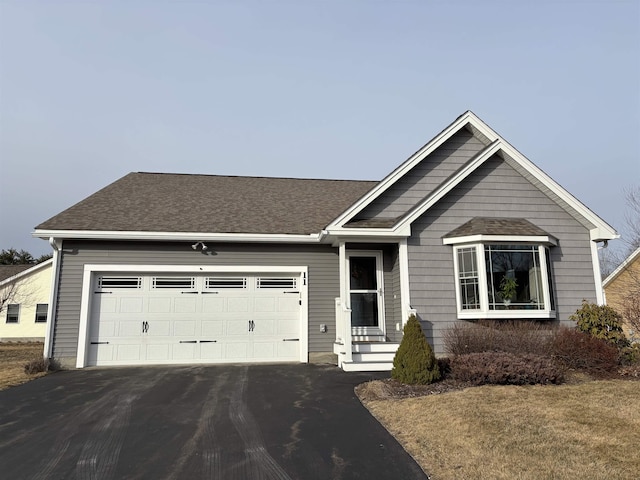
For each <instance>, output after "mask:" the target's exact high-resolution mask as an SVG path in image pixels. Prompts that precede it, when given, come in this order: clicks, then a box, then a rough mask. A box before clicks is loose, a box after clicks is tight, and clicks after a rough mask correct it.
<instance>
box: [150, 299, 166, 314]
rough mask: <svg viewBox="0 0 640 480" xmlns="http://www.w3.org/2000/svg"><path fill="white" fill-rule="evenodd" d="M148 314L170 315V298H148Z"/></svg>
mask: <svg viewBox="0 0 640 480" xmlns="http://www.w3.org/2000/svg"><path fill="white" fill-rule="evenodd" d="M149 313H171V298H162V297H151V298H149Z"/></svg>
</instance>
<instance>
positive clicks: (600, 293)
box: [591, 240, 609, 305]
mask: <svg viewBox="0 0 640 480" xmlns="http://www.w3.org/2000/svg"><path fill="white" fill-rule="evenodd" d="M608 246H609V242H608V241H607V240H604V241H603V245H602V247H601V248H607V247H608ZM598 250H599V248H598V244H597V242H594V241H592V242H591V258H592V263H593V279H594V281H595V286H596V303H597V304H598V305H604V304H605V301H604V289H603V287H602V275H601V273H600V257H599V256H598Z"/></svg>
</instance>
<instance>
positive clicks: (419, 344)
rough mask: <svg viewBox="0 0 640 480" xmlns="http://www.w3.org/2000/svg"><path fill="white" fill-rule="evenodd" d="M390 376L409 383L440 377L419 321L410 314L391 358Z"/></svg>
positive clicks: (429, 381)
mask: <svg viewBox="0 0 640 480" xmlns="http://www.w3.org/2000/svg"><path fill="white" fill-rule="evenodd" d="M391 377H392V378H395V379H396V380H398V381H399V382H402V383H406V384H409V385H416V384H419V385H426V384H429V383H432V382H435V381H436V380H438V379H440V369H439V368H438V362H437V361H436V357H435V355H434V354H433V349H432V348H431V345H429V342H428V341H427V337H425V336H424V332H423V331H422V327H421V326H420V322H418V319H417V318H416V317H415V315H411V316H410V317H409V320H408V321H407V324H406V325H405V326H404V336H403V337H402V341H401V342H400V346H399V347H398V351H397V352H396V355H395V357H394V358H393V369H392V370H391Z"/></svg>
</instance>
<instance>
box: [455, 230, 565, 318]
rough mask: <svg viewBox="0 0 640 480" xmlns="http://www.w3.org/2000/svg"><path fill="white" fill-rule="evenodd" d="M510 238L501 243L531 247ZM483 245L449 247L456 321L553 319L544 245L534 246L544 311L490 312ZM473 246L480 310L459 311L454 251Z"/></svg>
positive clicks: (460, 302)
mask: <svg viewBox="0 0 640 480" xmlns="http://www.w3.org/2000/svg"><path fill="white" fill-rule="evenodd" d="M516 238H517V240H515V239H511V240H510V241H509V242H505V244H509V245H519V244H520V245H532V244H531V243H527V242H522V241H520V238H519V237H516ZM485 245H486V244H485V243H462V244H456V245H454V246H453V265H454V274H455V289H456V310H457V315H458V319H460V320H476V319H480V320H482V319H497V320H499V319H518V318H523V319H525V318H526V319H545V318H556V312H555V310H552V309H551V291H550V289H549V281H548V279H549V278H550V275H549V272H547V261H546V255H547V252H548V250H547V249H546V248H545V245H543V244H538V245H537V247H538V256H539V259H540V276H541V278H542V291H543V295H544V309H542V310H523V309H522V310H521V309H517V310H490V309H489V288H488V285H489V284H488V281H487V267H486V262H485V258H484V247H485ZM470 247H475V250H476V264H477V268H478V284H479V285H478V295H480V308H479V309H463V308H462V298H461V296H460V269H459V266H458V250H459V249H461V248H470Z"/></svg>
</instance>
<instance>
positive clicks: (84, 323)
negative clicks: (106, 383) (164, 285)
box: [76, 264, 309, 368]
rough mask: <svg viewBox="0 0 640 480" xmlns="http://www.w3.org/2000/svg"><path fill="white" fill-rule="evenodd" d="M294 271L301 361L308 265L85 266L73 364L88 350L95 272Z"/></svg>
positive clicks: (305, 345)
mask: <svg viewBox="0 0 640 480" xmlns="http://www.w3.org/2000/svg"><path fill="white" fill-rule="evenodd" d="M122 272H130V273H134V272H135V273H140V274H142V275H146V274H152V273H155V272H163V273H208V272H217V273H223V272H225V273H227V272H228V273H240V272H242V273H256V274H260V273H297V274H299V275H300V299H301V301H302V306H301V308H300V362H301V363H307V362H308V361H309V316H308V315H309V308H308V305H309V292H308V287H307V278H308V268H307V267H306V266H264V265H202V266H199V265H117V264H115V265H112V264H109V265H99V264H89V265H85V266H84V273H83V277H82V297H81V301H80V326H79V331H78V352H77V355H76V368H83V367H86V366H87V354H88V352H89V349H88V345H89V333H90V332H89V325H90V318H89V315H90V312H91V300H92V298H93V295H92V293H93V282H94V278H95V276H96V275H95V274H96V273H122Z"/></svg>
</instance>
